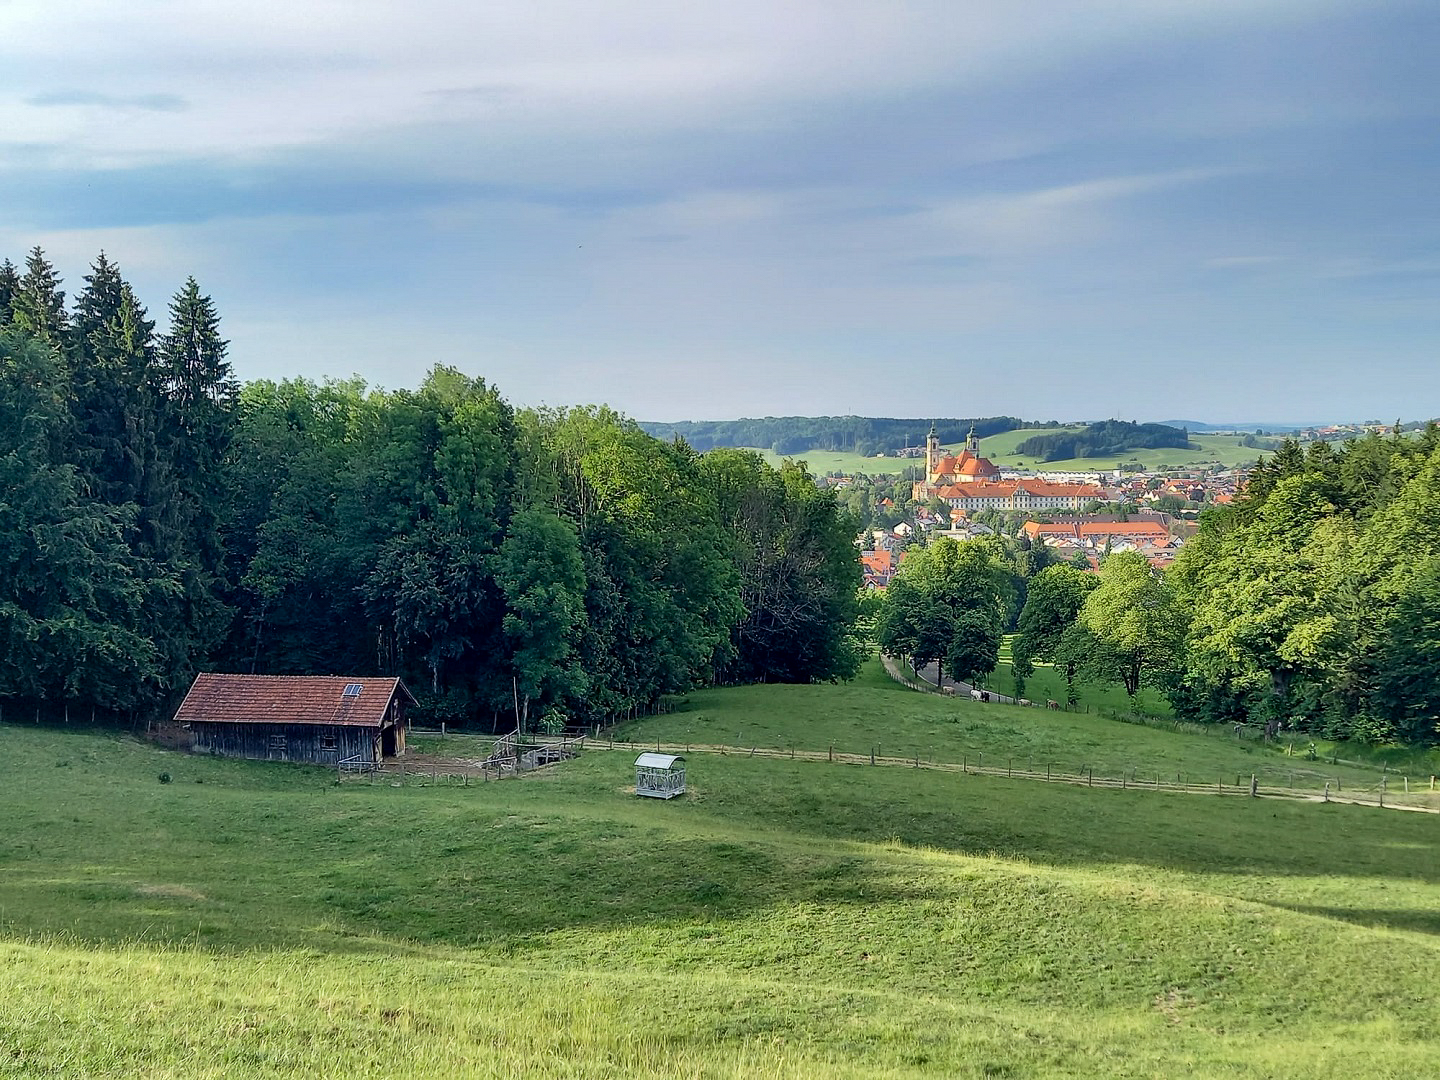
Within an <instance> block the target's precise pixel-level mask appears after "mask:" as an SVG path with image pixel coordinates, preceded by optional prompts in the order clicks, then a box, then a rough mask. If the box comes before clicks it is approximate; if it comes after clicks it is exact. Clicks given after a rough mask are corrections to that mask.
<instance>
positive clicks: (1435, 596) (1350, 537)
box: [1170, 424, 1440, 743]
mask: <svg viewBox="0 0 1440 1080" xmlns="http://www.w3.org/2000/svg"><path fill="white" fill-rule="evenodd" d="M1437 526H1440V428H1437V427H1436V426H1435V425H1434V424H1431V425H1429V426H1428V427H1427V428H1425V430H1424V431H1422V432H1421V433H1420V434H1419V436H1418V437H1416V436H1410V437H1406V436H1400V435H1396V436H1391V437H1382V436H1380V435H1369V436H1367V437H1365V438H1362V439H1356V440H1352V441H1350V442H1348V443H1345V444H1344V445H1342V446H1340V447H1335V446H1334V445H1332V444H1329V443H1323V442H1316V443H1311V444H1310V446H1309V448H1308V450H1302V448H1301V447H1300V445H1299V444H1298V443H1296V442H1294V441H1289V440H1287V441H1286V442H1285V443H1284V444H1282V446H1281V447H1280V449H1279V450H1278V451H1277V452H1276V453H1275V454H1274V456H1273V457H1271V458H1269V459H1267V460H1265V461H1264V462H1262V463H1261V464H1260V466H1259V467H1258V468H1257V469H1256V470H1255V471H1254V472H1253V473H1252V474H1251V476H1250V481H1249V484H1248V486H1247V488H1246V497H1245V498H1244V499H1243V500H1242V501H1241V502H1240V503H1239V504H1237V505H1236V506H1234V507H1229V508H1226V507H1216V508H1213V509H1210V510H1207V511H1206V512H1205V513H1204V514H1203V515H1202V518H1201V527H1200V533H1199V535H1198V536H1197V537H1196V538H1195V540H1194V541H1192V542H1191V543H1190V544H1189V545H1188V546H1187V547H1186V549H1185V550H1184V552H1183V553H1182V554H1181V556H1180V558H1179V559H1177V561H1176V563H1175V566H1174V567H1173V569H1172V571H1171V575H1170V577H1171V580H1172V582H1173V585H1174V588H1175V590H1176V593H1177V594H1178V596H1179V599H1180V602H1181V605H1182V607H1183V608H1184V609H1186V610H1187V611H1190V612H1193V618H1192V620H1191V621H1190V623H1189V628H1188V632H1187V634H1186V638H1185V644H1184V650H1183V654H1182V662H1181V664H1180V668H1179V671H1178V673H1177V683H1176V688H1175V694H1174V698H1175V703H1176V706H1177V708H1179V709H1180V710H1181V711H1182V712H1184V713H1185V714H1186V715H1189V716H1193V717H1196V718H1199V719H1213V720H1230V719H1235V720H1250V721H1253V722H1258V723H1264V724H1266V725H1267V726H1268V727H1269V728H1271V729H1272V730H1274V729H1275V728H1276V727H1278V726H1280V725H1289V726H1293V727H1295V728H1297V729H1299V730H1301V731H1313V732H1317V733H1321V734H1324V735H1327V736H1341V737H1353V738H1362V739H1368V740H1376V741H1385V740H1392V739H1395V740H1401V741H1406V742H1416V743H1436V742H1440V726H1437V725H1440V621H1437V618H1436V615H1435V612H1437V611H1440V528H1437Z"/></svg>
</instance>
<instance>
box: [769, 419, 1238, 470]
mask: <svg viewBox="0 0 1440 1080" xmlns="http://www.w3.org/2000/svg"><path fill="white" fill-rule="evenodd" d="M1074 430H1078V429H1077V428H1026V429H1023V430H1020V431H1005V432H1001V433H1000V434H999V435H991V436H990V437H989V438H986V439H984V440H982V441H981V443H980V452H981V453H982V454H984V455H985V456H986V457H988V458H990V459H991V460H992V461H994V462H995V464H997V465H1000V466H1002V467H1003V466H1015V467H1021V466H1024V467H1026V468H1032V469H1041V470H1058V471H1087V472H1093V471H1102V470H1109V469H1114V468H1116V467H1118V466H1120V465H1129V464H1134V463H1137V462H1138V463H1140V464H1142V465H1144V466H1145V467H1146V468H1150V469H1159V468H1168V467H1172V466H1182V465H1213V464H1215V463H1216V462H1218V463H1220V464H1222V465H1244V464H1246V463H1248V462H1252V461H1255V460H1256V458H1258V457H1259V455H1260V451H1256V450H1251V449H1249V448H1248V447H1244V446H1241V445H1240V439H1241V436H1239V435H1191V436H1190V441H1191V442H1192V443H1194V444H1195V446H1196V449H1191V450H1181V449H1176V448H1168V447H1167V448H1164V449H1159V450H1136V451H1133V452H1131V453H1127V454H1120V455H1118V456H1112V457H1103V458H1071V459H1069V460H1066V461H1051V462H1039V461H1037V460H1035V459H1034V458H1033V457H1028V458H1027V457H1024V456H1022V455H1018V454H1016V453H1015V452H1014V450H1015V447H1016V446H1018V445H1019V444H1020V443H1021V442H1023V441H1024V440H1025V439H1028V438H1030V436H1032V435H1046V434H1051V433H1053V432H1057V431H1074ZM758 452H759V453H760V454H762V455H763V456H764V457H765V460H766V461H768V462H770V463H771V464H772V465H778V464H779V463H780V462H781V461H782V460H783V458H782V456H781V455H779V454H776V453H775V452H774V451H772V450H760V451H758ZM792 456H793V457H795V458H796V459H797V460H800V461H804V462H806V463H807V464H808V465H809V466H810V471H811V472H812V473H814V474H816V475H817V476H824V475H826V474H827V473H832V472H841V473H846V474H854V473H857V472H858V473H865V474H867V475H871V476H877V475H880V474H886V473H899V472H900V471H901V470H902V469H904V468H905V467H907V466H910V465H916V464H919V465H921V466H923V465H924V459H923V458H894V457H882V458H874V457H863V456H862V455H860V454H847V453H839V452H836V451H830V450H807V451H806V452H804V453H802V454H795V455H792Z"/></svg>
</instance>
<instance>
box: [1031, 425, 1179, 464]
mask: <svg viewBox="0 0 1440 1080" xmlns="http://www.w3.org/2000/svg"><path fill="white" fill-rule="evenodd" d="M1189 445H1190V433H1189V432H1187V431H1185V430H1184V429H1183V428H1173V427H1167V426H1166V425H1164V424H1136V423H1131V422H1130V421H1128V420H1101V421H1099V422H1098V423H1094V424H1088V425H1086V426H1085V427H1084V428H1083V429H1082V430H1080V431H1070V432H1061V433H1059V434H1055V435H1032V436H1030V438H1028V439H1026V440H1024V441H1023V442H1021V443H1020V444H1019V445H1017V446H1016V447H1015V453H1016V454H1024V455H1025V456H1027V457H1034V458H1038V459H1039V460H1041V461H1068V460H1069V459H1070V458H1087V457H1112V456H1114V455H1116V454H1123V453H1125V452H1126V451H1129V450H1155V449H1158V448H1160V447H1162V446H1173V447H1178V448H1180V449H1182V450H1183V449H1185V448H1186V447H1188V446H1189Z"/></svg>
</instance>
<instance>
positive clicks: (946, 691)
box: [940, 686, 955, 697]
mask: <svg viewBox="0 0 1440 1080" xmlns="http://www.w3.org/2000/svg"><path fill="white" fill-rule="evenodd" d="M940 692H941V693H942V694H949V695H950V696H951V697H954V696H955V688H954V687H953V686H946V687H942V688H941V691H940Z"/></svg>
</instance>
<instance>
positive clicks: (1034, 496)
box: [911, 425, 1106, 513]
mask: <svg viewBox="0 0 1440 1080" xmlns="http://www.w3.org/2000/svg"><path fill="white" fill-rule="evenodd" d="M911 498H913V499H914V500H915V501H916V502H929V501H930V500H931V499H932V498H938V499H941V500H942V501H944V502H945V504H946V505H948V506H949V507H951V508H952V509H954V510H963V511H966V512H967V513H968V512H970V511H974V510H1005V511H1012V512H1013V511H1027V510H1062V509H1063V510H1079V509H1081V508H1082V507H1083V506H1085V505H1086V504H1087V503H1089V502H1093V501H1100V500H1104V499H1105V498H1106V493H1105V490H1104V489H1103V488H1101V487H1100V486H1099V485H1097V484H1053V483H1049V482H1047V481H1045V480H1031V479H1024V480H1005V479H1003V478H1002V477H1001V475H1000V469H999V468H998V467H997V466H996V465H995V463H994V462H993V461H991V460H990V459H989V458H985V457H981V456H980V440H979V438H978V437H977V436H976V435H975V428H974V426H971V428H970V436H969V438H967V439H966V440H965V449H963V450H962V451H960V453H959V454H957V455H946V456H944V457H942V456H941V453H940V438H939V436H937V435H936V434H935V428H934V426H933V425H932V426H931V428H930V435H929V436H928V437H927V438H926V440H925V479H924V480H917V481H916V482H915V484H914V485H913V486H912V488H911Z"/></svg>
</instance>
